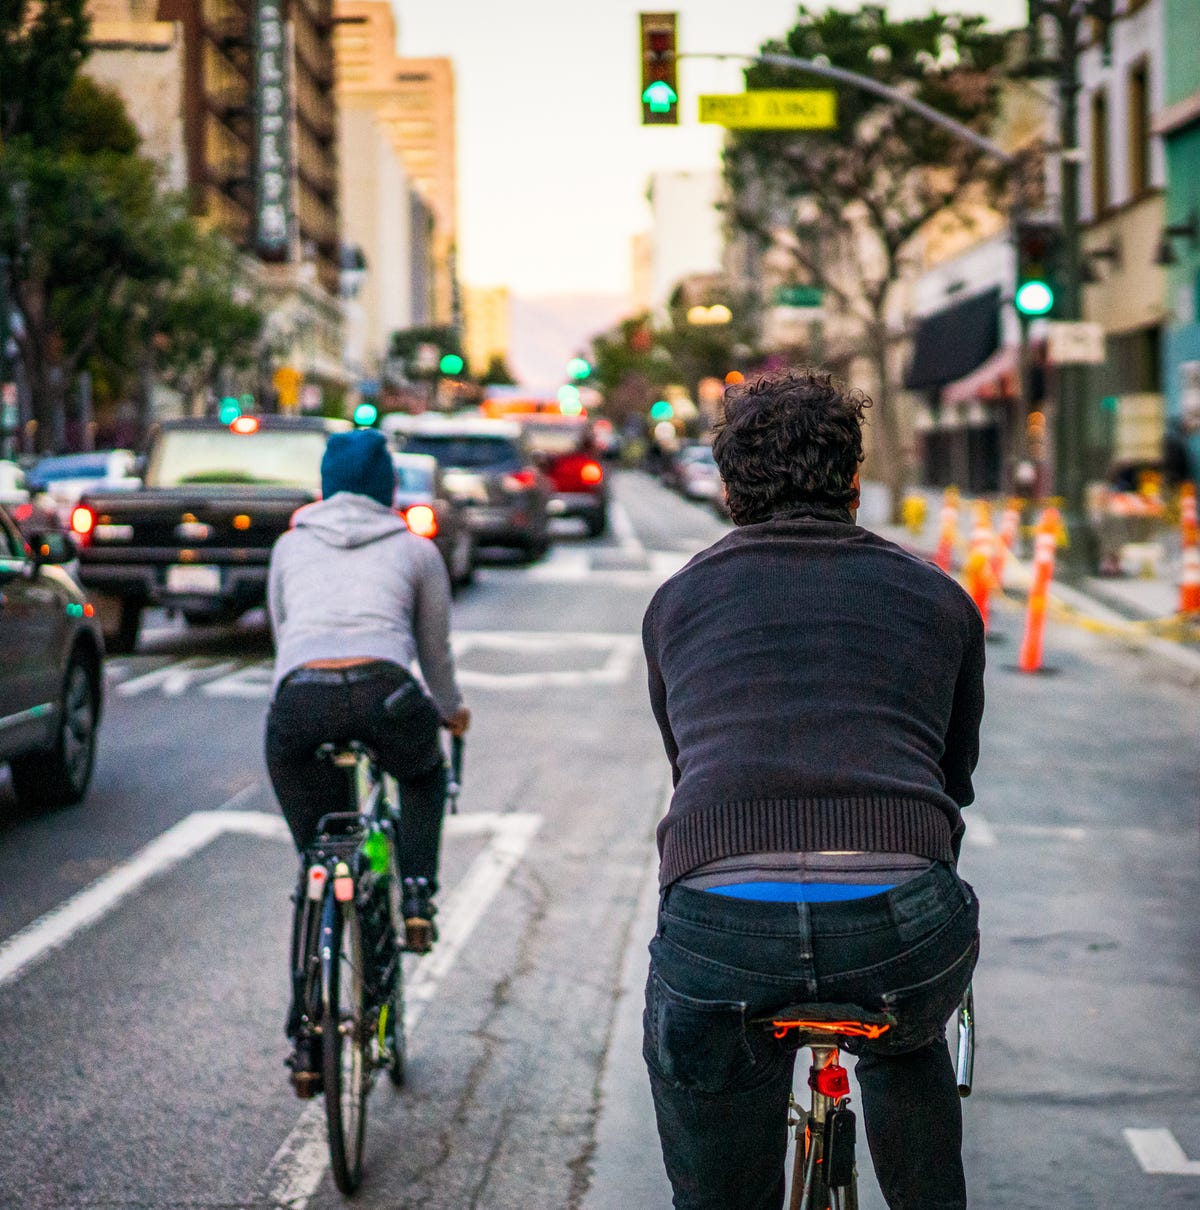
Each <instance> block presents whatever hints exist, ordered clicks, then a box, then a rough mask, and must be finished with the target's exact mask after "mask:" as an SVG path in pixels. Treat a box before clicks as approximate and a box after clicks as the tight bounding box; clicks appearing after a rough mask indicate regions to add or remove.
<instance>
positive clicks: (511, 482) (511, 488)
mask: <svg viewBox="0 0 1200 1210" xmlns="http://www.w3.org/2000/svg"><path fill="white" fill-rule="evenodd" d="M500 482H501V484H502V486H503V487H504V490H505V491H506V492H525V491H528V490H529V489H530V488H531V487H533V486H534V484H535V483H537V471H535V470H533V469H532V468H531V467H526V468H525V469H524V470H520V471H513V472H512V474H510V475H505V476H504V478H503V479H501V480H500Z"/></svg>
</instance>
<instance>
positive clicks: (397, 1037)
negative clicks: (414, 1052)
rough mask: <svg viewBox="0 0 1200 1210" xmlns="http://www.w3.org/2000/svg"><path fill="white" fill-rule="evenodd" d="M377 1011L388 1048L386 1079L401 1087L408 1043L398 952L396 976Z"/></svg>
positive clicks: (401, 968)
mask: <svg viewBox="0 0 1200 1210" xmlns="http://www.w3.org/2000/svg"><path fill="white" fill-rule="evenodd" d="M379 1011H380V1016H381V1023H380V1030H379V1033H380V1037H381V1038H382V1040H383V1043H384V1045H385V1046H386V1047H387V1050H388V1063H387V1072H388V1079H389V1080H391V1082H392V1086H393V1087H395V1088H402V1087H403V1086H404V1077H405V1067H406V1064H407V1062H408V1043H407V1042H406V1041H405V1037H404V963H403V962H402V961H401V959H400V955H399V954H397V955H396V978H395V982H394V983H393V984H392V993H391V995H390V996H388V998H387V1001H386V1003H385V1004H384V1006H383V1008H381V1009H380V1010H379Z"/></svg>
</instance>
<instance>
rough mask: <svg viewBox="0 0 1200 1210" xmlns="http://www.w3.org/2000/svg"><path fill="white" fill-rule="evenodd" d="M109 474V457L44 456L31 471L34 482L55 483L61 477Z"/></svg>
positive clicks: (100, 476)
mask: <svg viewBox="0 0 1200 1210" xmlns="http://www.w3.org/2000/svg"><path fill="white" fill-rule="evenodd" d="M107 476H108V458H107V457H106V456H105V455H103V454H101V455H99V456H98V457H95V458H44V459H43V460H42V461H41V462H39V463H37V464H36V465H35V466H34V467H33V469H32V470H31V471H30V472H29V479H30V481H31V482H32V483H35V484H38V485H41V484H43V483H55V482H57V481H58V480H60V479H104V478H107Z"/></svg>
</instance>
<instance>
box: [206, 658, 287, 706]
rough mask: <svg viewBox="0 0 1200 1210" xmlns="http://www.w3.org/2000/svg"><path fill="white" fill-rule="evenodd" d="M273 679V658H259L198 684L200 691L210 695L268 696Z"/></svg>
mask: <svg viewBox="0 0 1200 1210" xmlns="http://www.w3.org/2000/svg"><path fill="white" fill-rule="evenodd" d="M274 681H275V662H274V660H259V661H258V662H257V663H254V664H243V665H242V666H241V667H240V668H238V669H237V671H235V672H231V673H230V674H229V675H228V676H223V677H220V678H219V679H217V680H215V681H209V682H208V683H207V684H205V685H201V686H200V692H201V693H205V694H207V695H208V696H210V697H247V698H268V697H270V696H271V687H272V685H273V684H274Z"/></svg>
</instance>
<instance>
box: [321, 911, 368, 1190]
mask: <svg viewBox="0 0 1200 1210" xmlns="http://www.w3.org/2000/svg"><path fill="white" fill-rule="evenodd" d="M321 923H322V929H321V933H322V936H321V948H322V954H323V957H325V956H326V955H327V956H328V957H327V958H326V971H325V979H324V992H325V1003H324V1013H323V1014H322V1018H321V1033H322V1046H321V1058H322V1069H323V1075H324V1078H325V1121H326V1123H327V1125H328V1127H329V1159H330V1166H331V1167H332V1169H333V1179H334V1183H335V1184H336V1185H337V1187H338V1188H339V1189H340V1190H341V1191H342V1192H343V1193H353V1192H354V1190H355V1189H357V1188H358V1185H359V1182H360V1181H361V1180H362V1154H363V1139H364V1135H365V1132H366V1125H367V1093H368V1092H369V1091H370V1087H371V1086H370V1075H369V1070H368V1069H369V1061H368V1046H369V1043H370V1038H369V1036H368V1026H367V1022H366V1003H365V991H366V989H365V985H364V983H363V969H364V966H363V962H364V953H363V943H362V927H361V924H360V922H359V917H358V912H357V910H356V909H355V906H354V904H353V903H352V902H351V903H346V904H341V903H338V902H337V901H336V900H335V899H334V897H333V894H332V891H331V892H330V893H329V894H328V895H327V896H326V899H325V912H324V915H323V918H322V922H321Z"/></svg>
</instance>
